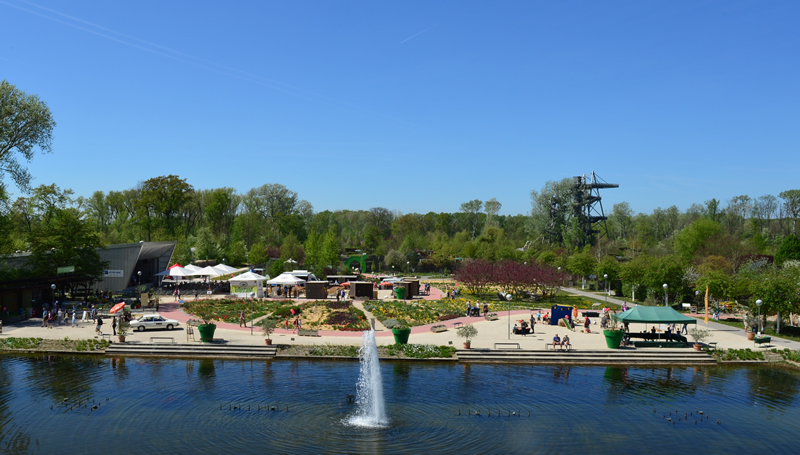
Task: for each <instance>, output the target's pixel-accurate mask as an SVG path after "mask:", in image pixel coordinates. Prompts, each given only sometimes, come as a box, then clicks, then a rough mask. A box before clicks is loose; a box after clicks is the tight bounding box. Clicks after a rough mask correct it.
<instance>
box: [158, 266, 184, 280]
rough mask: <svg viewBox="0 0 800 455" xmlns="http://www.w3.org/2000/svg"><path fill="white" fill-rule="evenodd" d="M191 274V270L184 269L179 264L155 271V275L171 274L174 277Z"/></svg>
mask: <svg viewBox="0 0 800 455" xmlns="http://www.w3.org/2000/svg"><path fill="white" fill-rule="evenodd" d="M191 274H192V272H191V271H189V270H186V269H185V268H183V267H181V266H177V267H172V268H171V269H167V270H164V271H163V272H159V273H156V276H167V275H169V276H171V277H176V278H182V277H185V276H190V275H191Z"/></svg>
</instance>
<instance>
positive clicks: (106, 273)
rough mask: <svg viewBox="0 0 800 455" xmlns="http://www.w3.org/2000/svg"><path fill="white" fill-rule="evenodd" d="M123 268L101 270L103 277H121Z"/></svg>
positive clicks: (123, 272) (123, 274)
mask: <svg viewBox="0 0 800 455" xmlns="http://www.w3.org/2000/svg"><path fill="white" fill-rule="evenodd" d="M124 276H125V271H124V270H103V278H123V277H124Z"/></svg>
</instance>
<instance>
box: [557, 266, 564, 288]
mask: <svg viewBox="0 0 800 455" xmlns="http://www.w3.org/2000/svg"><path fill="white" fill-rule="evenodd" d="M558 279H559V281H561V287H562V288H563V287H564V275H562V274H561V267H559V268H558Z"/></svg>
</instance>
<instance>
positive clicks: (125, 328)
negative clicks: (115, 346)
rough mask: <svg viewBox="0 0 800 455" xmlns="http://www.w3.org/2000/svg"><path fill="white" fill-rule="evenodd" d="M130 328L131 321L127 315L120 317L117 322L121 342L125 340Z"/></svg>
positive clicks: (118, 337) (118, 336)
mask: <svg viewBox="0 0 800 455" xmlns="http://www.w3.org/2000/svg"><path fill="white" fill-rule="evenodd" d="M130 329H131V323H130V322H128V321H127V319H126V318H125V317H121V318H119V323H117V339H118V340H119V342H120V343H124V342H125V336H126V335H128V332H129V331H130Z"/></svg>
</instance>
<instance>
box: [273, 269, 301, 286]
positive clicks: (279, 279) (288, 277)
mask: <svg viewBox="0 0 800 455" xmlns="http://www.w3.org/2000/svg"><path fill="white" fill-rule="evenodd" d="M267 284H278V285H281V286H283V285H286V286H294V285H296V284H306V280H301V279H300V278H297V277H296V276H294V275H292V274H291V273H288V272H286V273H281V274H280V275H278V276H276V277H275V278H273V279H271V280H269V281H267Z"/></svg>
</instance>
